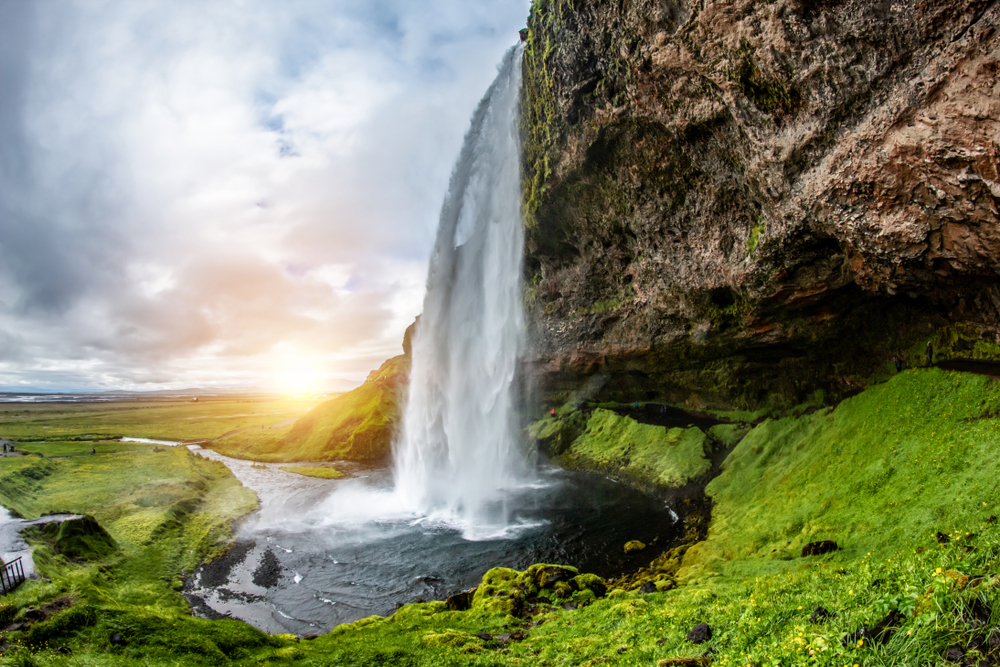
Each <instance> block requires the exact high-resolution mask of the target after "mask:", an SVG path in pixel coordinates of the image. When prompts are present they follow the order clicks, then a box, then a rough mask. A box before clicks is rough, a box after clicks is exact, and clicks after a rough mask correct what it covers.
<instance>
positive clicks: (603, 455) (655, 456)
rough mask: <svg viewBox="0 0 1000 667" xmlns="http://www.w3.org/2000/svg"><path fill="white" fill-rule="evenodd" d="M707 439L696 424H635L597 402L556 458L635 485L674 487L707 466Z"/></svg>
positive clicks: (698, 476)
mask: <svg viewBox="0 0 1000 667" xmlns="http://www.w3.org/2000/svg"><path fill="white" fill-rule="evenodd" d="M710 456H711V440H710V439H709V438H708V437H707V436H706V434H705V433H704V432H703V431H702V430H701V429H698V428H687V429H681V428H673V429H667V428H665V427H663V426H651V425H649V424H640V423H639V422H637V421H635V420H634V419H632V418H630V417H623V416H620V415H618V414H616V413H614V412H612V411H611V410H605V409H603V408H598V409H596V410H594V412H593V413H592V414H591V416H590V419H589V420H588V421H587V427H586V430H585V431H584V432H583V434H582V435H581V436H580V437H579V438H577V439H576V440H575V441H574V442H573V444H572V445H571V446H570V448H569V449H568V450H567V451H566V452H565V453H564V454H563V455H562V456H560V457H559V459H558V461H559V462H560V463H561V464H563V465H565V466H567V467H570V468H578V469H586V470H598V471H604V472H607V473H609V474H613V475H615V476H617V477H621V478H624V479H629V480H631V481H633V482H635V483H638V484H639V485H640V486H644V487H649V488H655V489H661V490H669V489H679V488H681V487H683V486H685V485H687V484H688V483H690V482H693V481H696V480H698V479H699V478H701V477H702V476H704V475H705V474H706V473H707V472H708V471H709V469H710V468H711V467H712V463H711V460H710Z"/></svg>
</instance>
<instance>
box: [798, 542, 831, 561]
mask: <svg viewBox="0 0 1000 667" xmlns="http://www.w3.org/2000/svg"><path fill="white" fill-rule="evenodd" d="M839 548H840V547H838V546H837V543H836V542H834V541H833V540H822V541H820V542H810V543H809V544H807V545H805V546H804V547H802V557H803V558H805V557H806V556H820V555H822V554H828V553H830V552H833V551H836V550H837V549H839Z"/></svg>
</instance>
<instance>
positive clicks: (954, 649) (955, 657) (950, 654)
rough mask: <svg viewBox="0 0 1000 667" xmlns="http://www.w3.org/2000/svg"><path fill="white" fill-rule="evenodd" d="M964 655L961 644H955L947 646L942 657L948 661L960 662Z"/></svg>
mask: <svg viewBox="0 0 1000 667" xmlns="http://www.w3.org/2000/svg"><path fill="white" fill-rule="evenodd" d="M964 657H965V651H963V650H962V647H961V646H958V645H957V644H956V645H954V646H949V647H948V650H947V651H945V653H944V659H945V660H948V661H949V662H961V661H962V658H964Z"/></svg>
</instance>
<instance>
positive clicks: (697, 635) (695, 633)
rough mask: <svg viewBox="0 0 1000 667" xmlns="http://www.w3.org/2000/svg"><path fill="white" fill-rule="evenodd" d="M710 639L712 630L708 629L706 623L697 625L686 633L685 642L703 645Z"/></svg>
mask: <svg viewBox="0 0 1000 667" xmlns="http://www.w3.org/2000/svg"><path fill="white" fill-rule="evenodd" d="M711 638H712V628H710V627H708V623H699V624H698V625H696V626H694V627H693V628H691V632H689V633H687V640H688V641H689V642H691V643H692V644H704V643H705V642H707V641H708V640H709V639H711Z"/></svg>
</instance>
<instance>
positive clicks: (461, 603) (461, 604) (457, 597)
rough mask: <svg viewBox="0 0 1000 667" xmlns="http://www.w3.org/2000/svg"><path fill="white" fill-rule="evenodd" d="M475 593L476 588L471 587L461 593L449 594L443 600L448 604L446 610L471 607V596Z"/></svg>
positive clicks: (463, 609) (459, 609)
mask: <svg viewBox="0 0 1000 667" xmlns="http://www.w3.org/2000/svg"><path fill="white" fill-rule="evenodd" d="M475 594H476V589H475V588H473V589H471V590H468V591H463V592H461V593H455V594H454V595H452V596H450V597H449V598H448V599H447V600H446V601H445V602H446V603H447V605H448V611H465V610H467V609H470V608H471V607H472V597H473V596H474V595H475Z"/></svg>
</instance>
